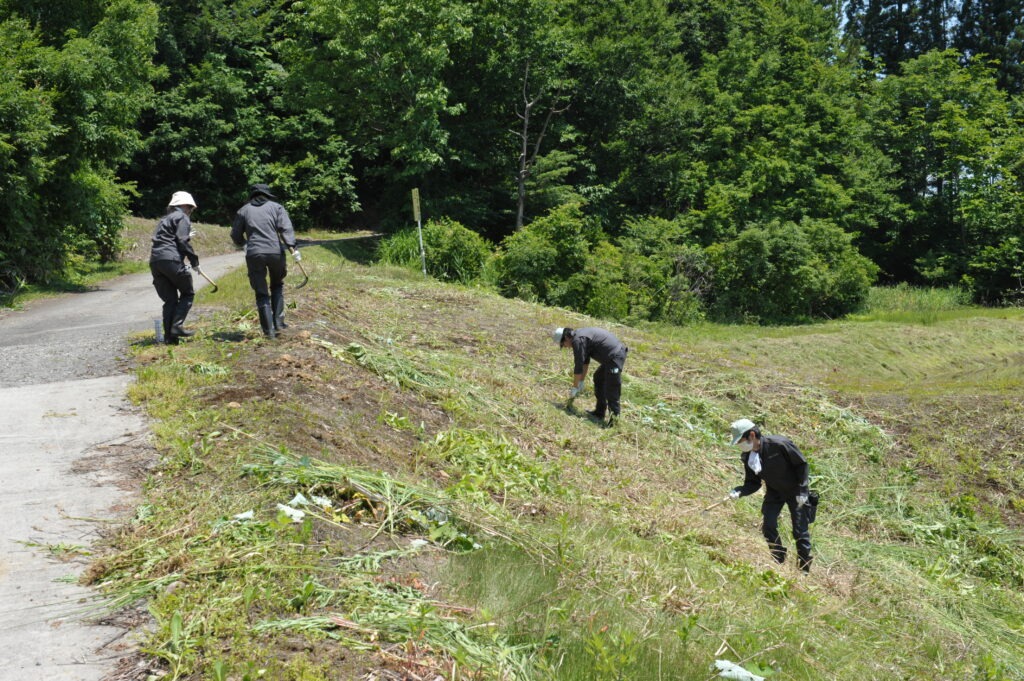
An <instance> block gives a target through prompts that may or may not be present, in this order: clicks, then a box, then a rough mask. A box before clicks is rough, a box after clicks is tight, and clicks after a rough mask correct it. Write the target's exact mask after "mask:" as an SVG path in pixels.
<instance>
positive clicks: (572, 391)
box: [569, 386, 580, 400]
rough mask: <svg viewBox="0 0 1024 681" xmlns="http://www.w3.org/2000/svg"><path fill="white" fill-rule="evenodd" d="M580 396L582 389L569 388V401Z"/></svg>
mask: <svg viewBox="0 0 1024 681" xmlns="http://www.w3.org/2000/svg"><path fill="white" fill-rule="evenodd" d="M579 394H580V389H579V388H577V387H576V386H573V387H571V388H569V399H570V400H571V399H573V398H574V397H576V396H577V395H579Z"/></svg>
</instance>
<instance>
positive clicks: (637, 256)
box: [619, 218, 711, 324]
mask: <svg viewBox="0 0 1024 681" xmlns="http://www.w3.org/2000/svg"><path fill="white" fill-rule="evenodd" d="M619 245H620V246H621V248H622V251H623V257H622V269H623V278H624V280H625V281H626V282H627V283H628V285H629V291H630V301H629V319H634V320H635V319H643V320H649V321H664V322H668V323H670V324H686V323H690V322H694V321H699V320H701V319H703V317H704V304H705V300H704V299H705V297H706V295H707V290H708V288H709V286H710V282H711V271H710V266H709V265H708V262H707V256H706V255H705V253H704V250H703V249H702V248H700V247H699V246H697V245H696V244H695V243H693V242H692V237H691V234H690V231H689V229H688V228H686V227H685V226H683V225H682V224H681V223H680V222H678V221H671V220H665V219H662V218H640V219H635V220H631V221H629V222H628V223H627V224H626V225H625V229H624V234H623V236H622V238H621V239H620V241H619Z"/></svg>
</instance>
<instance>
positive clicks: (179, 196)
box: [167, 192, 196, 208]
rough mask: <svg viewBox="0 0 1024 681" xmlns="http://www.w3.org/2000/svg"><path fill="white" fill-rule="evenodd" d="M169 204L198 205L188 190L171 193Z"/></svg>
mask: <svg viewBox="0 0 1024 681" xmlns="http://www.w3.org/2000/svg"><path fill="white" fill-rule="evenodd" d="M167 205H168V206H192V207H193V208H195V207H196V201H195V199H193V198H192V195H191V194H189V193H188V192H174V194H173V195H171V200H170V201H169V202H168V203H167Z"/></svg>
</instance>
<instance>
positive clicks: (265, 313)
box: [256, 303, 277, 338]
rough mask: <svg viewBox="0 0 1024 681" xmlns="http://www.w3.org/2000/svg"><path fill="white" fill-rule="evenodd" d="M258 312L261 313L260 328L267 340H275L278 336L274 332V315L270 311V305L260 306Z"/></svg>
mask: <svg viewBox="0 0 1024 681" xmlns="http://www.w3.org/2000/svg"><path fill="white" fill-rule="evenodd" d="M256 310H257V311H258V312H259V313H260V328H261V329H262V330H263V335H264V336H266V337H267V338H275V337H276V336H277V334H276V333H275V332H274V314H273V312H272V311H271V309H270V303H264V304H263V305H259V306H258V307H257V308H256Z"/></svg>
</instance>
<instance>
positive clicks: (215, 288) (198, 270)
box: [195, 267, 218, 293]
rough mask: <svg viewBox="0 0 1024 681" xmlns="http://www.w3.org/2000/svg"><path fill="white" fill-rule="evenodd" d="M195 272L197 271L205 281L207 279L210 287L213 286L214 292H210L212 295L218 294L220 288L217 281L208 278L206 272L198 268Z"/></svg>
mask: <svg viewBox="0 0 1024 681" xmlns="http://www.w3.org/2000/svg"><path fill="white" fill-rule="evenodd" d="M195 270H196V272H198V273H199V276H201V277H202V278H203V279H205V280H206V281H208V282H210V286H212V287H213V290H212V291H210V293H216V292H217V288H218V287H217V282H215V281H214V280H213V279H210V278H209V277H208V276H206V272H203V271H202V270H201V269H199V268H198V267H196V268H195Z"/></svg>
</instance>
